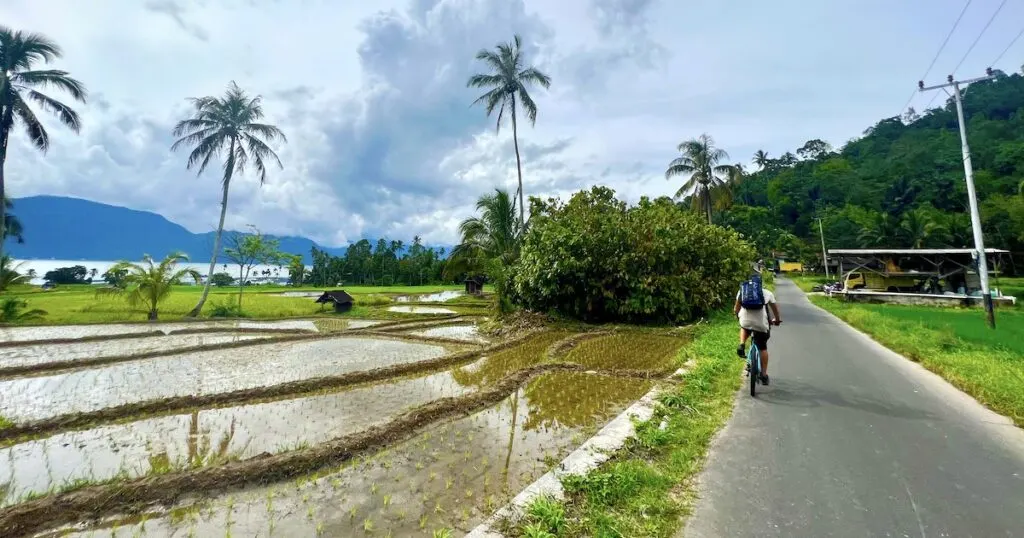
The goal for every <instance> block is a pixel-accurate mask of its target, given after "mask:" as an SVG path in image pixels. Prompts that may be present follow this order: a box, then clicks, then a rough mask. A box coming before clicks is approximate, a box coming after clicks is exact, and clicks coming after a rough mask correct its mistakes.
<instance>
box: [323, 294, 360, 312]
mask: <svg viewBox="0 0 1024 538" xmlns="http://www.w3.org/2000/svg"><path fill="white" fill-rule="evenodd" d="M316 302H317V304H327V303H333V304H334V312H335V313H338V314H341V313H343V312H348V311H349V310H352V304H353V302H354V300H353V299H352V296H351V295H349V294H348V293H345V292H344V291H343V290H334V291H325V292H324V294H323V295H321V296H320V298H318V299H317V300H316Z"/></svg>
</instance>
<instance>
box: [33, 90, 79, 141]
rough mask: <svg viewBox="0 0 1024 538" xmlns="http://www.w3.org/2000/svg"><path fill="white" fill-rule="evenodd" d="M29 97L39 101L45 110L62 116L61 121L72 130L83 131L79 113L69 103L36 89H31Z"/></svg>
mask: <svg viewBox="0 0 1024 538" xmlns="http://www.w3.org/2000/svg"><path fill="white" fill-rule="evenodd" d="M28 97H29V99H32V100H33V101H35V102H36V103H38V104H39V106H40V107H42V108H43V110H45V111H47V112H50V113H51V114H53V115H55V116H57V117H58V118H60V121H61V122H62V123H63V124H64V125H67V126H68V127H70V128H71V130H72V131H74V132H76V133H77V132H79V131H81V129H82V123H81V120H80V119H79V117H78V113H77V112H75V111H74V110H73V109H72V108H71V107H69V106H68V105H65V104H64V103H61V102H60V101H58V100H56V99H54V98H52V97H50V96H48V95H45V94H42V93H39V92H37V91H35V90H29V91H28Z"/></svg>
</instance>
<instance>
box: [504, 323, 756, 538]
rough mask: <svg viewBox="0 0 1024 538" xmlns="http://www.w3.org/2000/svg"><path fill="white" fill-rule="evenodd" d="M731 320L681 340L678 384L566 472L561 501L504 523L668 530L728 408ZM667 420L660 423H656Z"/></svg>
mask: <svg viewBox="0 0 1024 538" xmlns="http://www.w3.org/2000/svg"><path fill="white" fill-rule="evenodd" d="M734 324H735V321H734V319H733V317H732V316H730V315H729V314H728V313H725V312H723V313H720V314H717V315H716V316H715V317H714V318H713V319H712V320H711V322H710V324H709V325H707V326H704V327H702V328H700V329H699V330H698V331H697V334H696V335H695V339H694V340H693V341H692V342H691V343H690V344H689V345H687V346H686V347H684V348H683V349H682V350H681V351H680V352H679V355H678V357H677V364H678V365H680V366H681V365H683V364H684V363H685V362H686V361H688V360H691V359H692V360H693V362H694V363H695V364H694V365H693V366H692V368H691V369H690V371H689V373H688V374H687V375H686V378H685V380H684V382H683V383H681V384H679V385H676V386H672V387H669V388H667V389H666V390H665V392H663V393H662V394H661V396H660V401H661V404H660V405H659V406H658V408H657V410H656V411H655V413H654V416H653V417H652V418H651V419H650V420H648V421H645V422H641V423H639V424H638V425H637V435H636V437H635V438H633V439H630V440H629V441H627V443H626V445H625V446H624V447H623V448H622V449H621V450H619V451H617V452H616V453H615V455H613V456H612V458H611V459H610V460H608V461H607V462H605V463H604V464H602V465H601V466H600V467H598V468H597V469H595V470H594V471H592V472H590V473H588V474H587V475H585V476H571V477H566V479H565V480H564V481H563V486H564V487H565V493H566V500H565V501H564V502H557V501H553V500H552V499H550V498H538V499H537V500H535V501H534V502H533V503H532V504H531V505H530V506H528V507H527V510H526V513H525V515H524V517H523V518H522V520H520V521H518V522H516V523H515V526H514V528H512V529H508V530H509V533H510V534H511V535H513V536H525V537H531V538H533V537H577V536H595V537H612V536H622V537H626V536H628V537H634V536H672V535H673V534H674V533H675V532H676V531H677V530H678V528H679V526H680V525H681V523H682V517H683V516H685V515H687V514H689V512H690V509H691V504H692V502H693V499H694V496H695V495H694V494H695V484H694V480H693V479H694V477H695V476H696V474H697V473H698V472H699V471H700V469H701V468H702V467H703V465H704V460H705V454H706V453H707V450H708V446H709V444H710V443H711V440H712V438H713V437H714V435H715V433H716V432H717V431H718V430H719V429H720V428H721V427H722V426H723V425H724V424H725V422H726V420H728V418H729V415H730V414H731V413H732V407H733V401H734V398H735V395H736V391H737V389H738V387H739V384H740V381H741V377H740V372H741V371H742V369H743V362H742V361H740V360H738V359H736V357H735V355H734V354H733V353H734V352H733V349H734V345H733V344H734V342H733V340H734V339H735V336H736V335H735V330H734ZM663 421H664V423H665V424H666V427H665V428H664V429H661V428H660V425H661V424H662V422H663Z"/></svg>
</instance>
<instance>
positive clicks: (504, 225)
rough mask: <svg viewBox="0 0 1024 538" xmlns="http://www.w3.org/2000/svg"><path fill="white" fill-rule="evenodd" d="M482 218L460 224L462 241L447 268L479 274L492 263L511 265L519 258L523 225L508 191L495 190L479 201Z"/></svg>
mask: <svg viewBox="0 0 1024 538" xmlns="http://www.w3.org/2000/svg"><path fill="white" fill-rule="evenodd" d="M476 208H477V210H478V211H480V216H479V217H469V218H468V219H466V220H464V221H462V223H461V224H459V233H460V234H461V235H462V241H461V242H460V243H459V244H458V245H457V246H456V247H455V248H454V249H453V250H452V254H451V257H450V258H449V261H450V263H449V264H448V266H447V268H446V269H448V270H451V271H460V270H465V271H470V272H472V271H479V270H483V269H485V268H486V266H487V264H488V262H489V261H491V260H495V261H498V262H500V263H501V264H502V265H504V266H510V265H512V264H513V263H515V261H516V260H517V259H518V258H519V243H520V238H521V234H520V230H521V228H520V226H519V222H518V221H516V209H515V208H516V206H515V201H514V200H513V198H512V197H511V196H509V194H508V191H503V190H501V189H495V190H494V194H489V195H485V196H481V197H480V199H479V200H477V202H476Z"/></svg>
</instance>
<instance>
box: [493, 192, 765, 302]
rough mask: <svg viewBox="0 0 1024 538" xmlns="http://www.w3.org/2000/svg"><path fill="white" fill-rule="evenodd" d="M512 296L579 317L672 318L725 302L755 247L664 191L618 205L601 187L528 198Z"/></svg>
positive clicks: (746, 269)
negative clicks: (540, 198) (530, 203)
mask: <svg viewBox="0 0 1024 538" xmlns="http://www.w3.org/2000/svg"><path fill="white" fill-rule="evenodd" d="M533 203H534V207H533V211H532V215H533V216H532V218H531V220H530V230H529V232H528V233H527V235H526V239H525V242H524V244H523V248H522V256H521V258H520V261H519V264H518V266H517V268H516V272H515V275H514V276H513V281H512V288H513V289H512V294H511V298H512V300H514V301H515V302H516V303H518V304H519V305H521V306H524V307H526V308H529V309H532V310H538V311H543V312H557V313H560V314H563V315H566V316H570V317H575V318H579V319H584V320H588V321H630V322H638V321H639V322H651V321H653V322H666V321H668V322H681V321H689V320H692V319H695V318H697V317H699V316H702V315H704V314H706V313H707V312H709V311H711V310H714V309H715V308H718V307H720V306H722V305H723V304H726V303H730V304H731V302H732V301H733V298H734V297H735V295H736V290H737V289H738V285H739V282H740V281H741V280H742V279H743V278H744V277H745V276H746V275H747V274H749V272H750V263H751V262H752V261H753V259H754V256H755V254H754V249H753V248H752V247H751V246H750V245H749V244H748V243H746V242H744V241H743V240H742V239H740V237H739V236H738V235H737V234H736V233H735V232H733V231H731V230H727V229H725V228H722V227H719V226H712V225H709V224H707V223H706V222H704V221H702V219H701V218H700V217H699V216H697V215H695V214H693V213H692V212H690V211H688V210H687V209H684V208H680V207H679V206H677V205H676V204H675V203H674V202H672V200H670V199H668V198H659V199H657V200H653V201H652V200H649V199H646V198H644V199H642V200H641V201H640V203H639V204H638V205H636V206H631V207H630V206H627V205H626V204H625V203H624V202H622V201H620V200H617V199H616V198H615V192H614V191H612V190H611V189H608V188H605V187H594V188H593V189H591V190H590V191H582V192H579V193H576V194H575V195H574V196H573V197H572V198H571V199H570V200H569V202H568V203H562V202H561V201H559V200H549V201H547V202H541V201H538V200H534V201H533Z"/></svg>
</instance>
